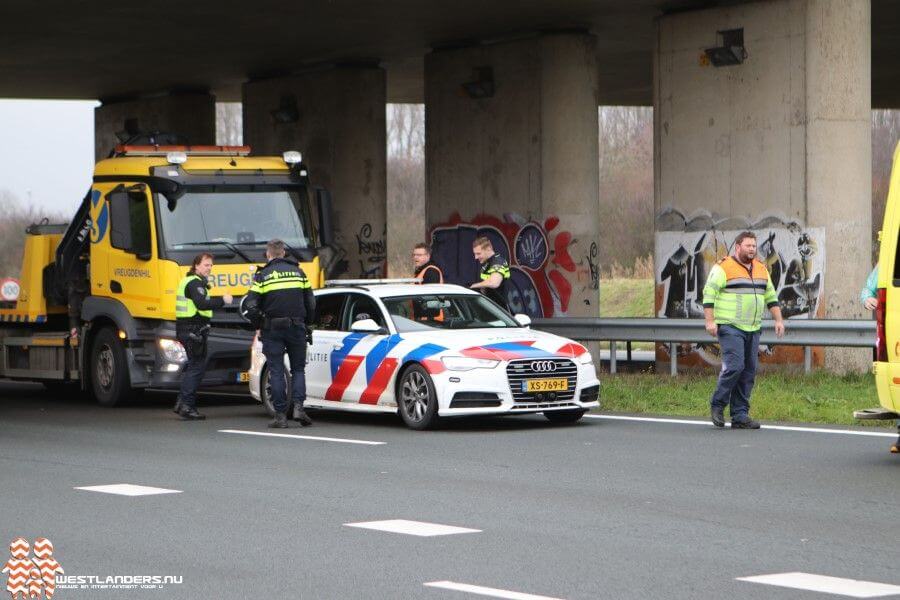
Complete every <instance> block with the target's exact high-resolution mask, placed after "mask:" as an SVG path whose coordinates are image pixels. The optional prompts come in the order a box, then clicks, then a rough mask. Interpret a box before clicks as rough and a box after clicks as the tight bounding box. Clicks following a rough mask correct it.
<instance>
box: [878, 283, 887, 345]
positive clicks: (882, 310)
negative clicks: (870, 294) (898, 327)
mask: <svg viewBox="0 0 900 600" xmlns="http://www.w3.org/2000/svg"><path fill="white" fill-rule="evenodd" d="M875 297H876V299H877V300H878V306H876V307H875V332H876V335H875V361H876V362H887V361H888V354H887V329H886V328H885V315H887V289H885V288H878V292H877V295H876V296H875Z"/></svg>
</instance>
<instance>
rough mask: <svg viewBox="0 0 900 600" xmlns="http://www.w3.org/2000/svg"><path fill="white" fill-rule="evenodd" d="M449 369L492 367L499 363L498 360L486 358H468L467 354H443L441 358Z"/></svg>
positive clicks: (462, 369)
mask: <svg viewBox="0 0 900 600" xmlns="http://www.w3.org/2000/svg"><path fill="white" fill-rule="evenodd" d="M441 362H442V363H444V367H446V368H447V369H448V370H450V371H471V370H472V369H493V368H494V367H496V366H497V365H499V364H500V361H499V360H490V359H488V358H470V357H468V356H445V357H443V358H441Z"/></svg>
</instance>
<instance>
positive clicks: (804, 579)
mask: <svg viewBox="0 0 900 600" xmlns="http://www.w3.org/2000/svg"><path fill="white" fill-rule="evenodd" d="M737 580H738V581H749V582H750V583H762V584H765V585H777V586H779V587H786V588H792V589H795V590H807V591H810V592H823V593H825V594H837V595H839V596H850V597H851V598H879V597H881V596H893V595H895V594H900V586H897V585H889V584H887V583H875V582H872V581H860V580H858V579H844V578H842V577H828V576H826V575H815V574H813V573H799V572H798V573H774V574H772V575H757V576H755V577H738V578H737Z"/></svg>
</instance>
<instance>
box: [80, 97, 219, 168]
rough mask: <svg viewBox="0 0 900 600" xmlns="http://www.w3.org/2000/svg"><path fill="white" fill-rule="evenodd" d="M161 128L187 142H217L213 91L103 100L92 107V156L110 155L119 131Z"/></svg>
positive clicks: (102, 156)
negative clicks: (211, 92) (210, 92)
mask: <svg viewBox="0 0 900 600" xmlns="http://www.w3.org/2000/svg"><path fill="white" fill-rule="evenodd" d="M129 131H131V132H135V131H140V132H144V133H146V132H153V131H161V132H166V133H174V134H177V135H180V136H182V137H183V138H184V139H186V140H187V142H188V143H190V144H215V143H216V99H215V97H214V96H213V95H212V94H207V93H203V92H197V93H193V92H192V93H173V94H165V95H160V96H153V97H148V98H140V99H134V100H123V101H116V100H111V101H109V102H103V103H102V104H101V105H100V106H98V107H97V108H96V109H94V148H95V151H94V153H95V158H96V160H100V159H103V158H106V157H107V156H109V153H110V151H112V149H113V148H115V146H116V144H119V143H120V142H119V138H118V137H117V136H116V134H117V133H119V132H129Z"/></svg>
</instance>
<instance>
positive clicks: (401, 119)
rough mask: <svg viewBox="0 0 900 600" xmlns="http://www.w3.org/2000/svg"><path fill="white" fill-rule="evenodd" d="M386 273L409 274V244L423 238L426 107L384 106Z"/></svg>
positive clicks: (419, 105) (410, 270)
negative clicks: (385, 110) (385, 145)
mask: <svg viewBox="0 0 900 600" xmlns="http://www.w3.org/2000/svg"><path fill="white" fill-rule="evenodd" d="M386 117H387V161H388V162H387V187H388V189H387V199H388V201H387V223H388V226H387V227H388V231H387V240H388V244H387V251H388V272H389V273H390V274H391V275H392V276H401V275H409V274H411V272H412V264H411V260H410V258H409V254H410V251H411V250H412V247H413V246H414V245H415V244H416V243H417V242H422V241H425V234H426V223H425V106H424V105H422V104H388V105H387V114H386Z"/></svg>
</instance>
